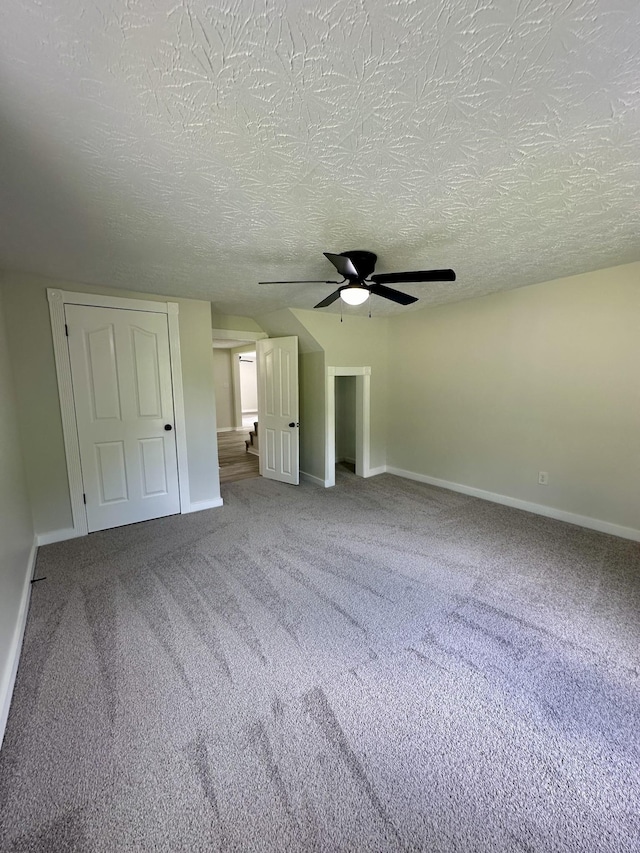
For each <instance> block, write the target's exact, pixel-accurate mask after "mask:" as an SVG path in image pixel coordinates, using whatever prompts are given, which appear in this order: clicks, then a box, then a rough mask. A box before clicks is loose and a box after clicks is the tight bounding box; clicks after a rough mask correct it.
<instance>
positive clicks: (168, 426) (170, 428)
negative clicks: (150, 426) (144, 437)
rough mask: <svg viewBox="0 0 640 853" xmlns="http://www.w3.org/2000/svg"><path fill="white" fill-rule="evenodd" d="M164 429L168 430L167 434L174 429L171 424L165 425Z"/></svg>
mask: <svg viewBox="0 0 640 853" xmlns="http://www.w3.org/2000/svg"><path fill="white" fill-rule="evenodd" d="M164 428H165V429H166V431H167V432H171V430H172V429H173V427H172V426H171V424H165V425H164Z"/></svg>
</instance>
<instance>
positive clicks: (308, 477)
mask: <svg viewBox="0 0 640 853" xmlns="http://www.w3.org/2000/svg"><path fill="white" fill-rule="evenodd" d="M300 479H301V480H304V482H305V483H313V484H314V486H321V487H322V488H323V489H327V488H329V485H330V484H329V483H328V481H327V480H323V479H322V478H321V477H314V476H313V474H307V472H306V471H300Z"/></svg>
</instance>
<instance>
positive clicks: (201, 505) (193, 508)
mask: <svg viewBox="0 0 640 853" xmlns="http://www.w3.org/2000/svg"><path fill="white" fill-rule="evenodd" d="M222 504H223V500H222V498H211V499H210V500H207V501H193V502H192V503H191V504H189V509H188V510H187V512H201V511H202V510H203V509H216V507H219V506H222ZM184 514H185V513H183V515H184Z"/></svg>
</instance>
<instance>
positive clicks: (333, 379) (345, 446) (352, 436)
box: [325, 367, 371, 487]
mask: <svg viewBox="0 0 640 853" xmlns="http://www.w3.org/2000/svg"><path fill="white" fill-rule="evenodd" d="M370 398H371V368H370V367H328V368H327V385H326V432H325V439H326V445H325V486H327V487H329V486H335V484H336V463H337V462H338V463H340V464H346V465H351V466H353V467H352V470H353V472H354V473H355V475H356V476H357V477H369V476H370V459H369V456H370V424H371V406H370Z"/></svg>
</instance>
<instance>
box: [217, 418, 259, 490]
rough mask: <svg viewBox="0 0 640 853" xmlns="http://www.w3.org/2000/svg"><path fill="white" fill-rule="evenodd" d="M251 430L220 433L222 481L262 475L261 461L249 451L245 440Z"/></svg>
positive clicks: (219, 454)
mask: <svg viewBox="0 0 640 853" xmlns="http://www.w3.org/2000/svg"><path fill="white" fill-rule="evenodd" d="M248 437H249V430H248V429H247V430H246V431H242V432H219V433H218V465H219V466H220V482H221V483H235V482H236V481H237V480H249V479H251V478H252V477H259V476H260V470H259V468H260V463H259V459H258V457H257V456H255V455H254V454H253V453H247V450H246V445H245V441H246V440H247V438H248Z"/></svg>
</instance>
